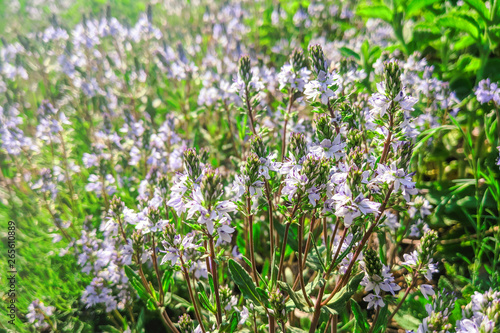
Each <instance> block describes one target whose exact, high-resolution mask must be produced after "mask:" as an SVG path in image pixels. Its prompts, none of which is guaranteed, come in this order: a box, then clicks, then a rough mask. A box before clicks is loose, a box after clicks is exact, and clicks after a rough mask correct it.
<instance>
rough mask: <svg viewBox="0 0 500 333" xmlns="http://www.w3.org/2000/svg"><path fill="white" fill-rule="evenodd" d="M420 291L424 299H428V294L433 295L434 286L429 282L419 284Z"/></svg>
mask: <svg viewBox="0 0 500 333" xmlns="http://www.w3.org/2000/svg"><path fill="white" fill-rule="evenodd" d="M420 291H421V292H422V295H424V297H425V298H426V299H429V295H430V296H432V295H434V288H433V287H432V286H431V285H429V284H421V285H420Z"/></svg>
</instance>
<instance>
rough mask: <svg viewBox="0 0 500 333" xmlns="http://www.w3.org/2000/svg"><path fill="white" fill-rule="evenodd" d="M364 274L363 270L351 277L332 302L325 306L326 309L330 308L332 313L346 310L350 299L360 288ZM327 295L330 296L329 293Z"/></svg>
mask: <svg viewBox="0 0 500 333" xmlns="http://www.w3.org/2000/svg"><path fill="white" fill-rule="evenodd" d="M364 276H365V273H363V272H361V273H359V274H358V275H356V276H354V277H353V278H351V280H350V281H349V282H348V283H347V285H346V286H345V287H344V288H342V289H341V290H340V291H339V292H338V293H337V294H335V296H333V298H332V299H331V300H330V302H328V304H327V305H326V306H325V308H327V309H326V310H328V311H329V312H330V313H331V314H340V313H342V312H343V311H345V309H346V304H347V302H348V301H349V299H351V296H352V295H353V294H354V293H355V292H356V290H357V289H358V286H359V284H360V283H361V280H363V277H364ZM326 297H328V295H326ZM326 297H325V298H326Z"/></svg>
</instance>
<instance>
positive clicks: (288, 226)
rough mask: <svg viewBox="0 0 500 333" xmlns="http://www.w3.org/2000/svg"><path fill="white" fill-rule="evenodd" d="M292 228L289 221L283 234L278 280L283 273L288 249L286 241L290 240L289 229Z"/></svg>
mask: <svg viewBox="0 0 500 333" xmlns="http://www.w3.org/2000/svg"><path fill="white" fill-rule="evenodd" d="M289 230H290V222H287V224H286V226H285V235H284V236H283V243H282V245H281V253H280V265H279V269H278V277H277V280H279V279H280V276H281V274H282V273H283V272H282V271H283V261H284V259H285V250H286V242H287V240H288V231H289Z"/></svg>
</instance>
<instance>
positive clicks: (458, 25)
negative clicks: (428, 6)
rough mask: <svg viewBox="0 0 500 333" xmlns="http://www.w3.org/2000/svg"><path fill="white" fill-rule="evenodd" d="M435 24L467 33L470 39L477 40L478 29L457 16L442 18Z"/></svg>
mask: <svg viewBox="0 0 500 333" xmlns="http://www.w3.org/2000/svg"><path fill="white" fill-rule="evenodd" d="M436 23H437V24H439V25H442V26H443V27H447V28H454V29H457V30H460V31H463V32H466V33H468V34H469V35H470V36H471V37H472V38H474V39H476V40H477V39H478V38H479V30H478V28H477V27H476V26H475V25H474V24H472V23H471V22H470V21H469V20H466V19H465V18H463V17H461V16H458V15H448V16H442V17H440V18H438V19H437V22H436Z"/></svg>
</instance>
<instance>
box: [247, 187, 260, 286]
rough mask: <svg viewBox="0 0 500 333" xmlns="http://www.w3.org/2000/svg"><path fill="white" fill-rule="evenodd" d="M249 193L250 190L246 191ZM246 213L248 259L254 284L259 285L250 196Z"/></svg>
mask: <svg viewBox="0 0 500 333" xmlns="http://www.w3.org/2000/svg"><path fill="white" fill-rule="evenodd" d="M248 193H250V191H248ZM246 200H247V213H248V227H249V231H248V233H249V240H250V261H251V262H252V273H253V279H254V282H255V284H256V285H257V286H258V285H259V276H258V275H257V268H256V267H257V264H256V263H255V249H254V244H253V214H252V213H251V212H252V207H251V200H250V196H247V199H246Z"/></svg>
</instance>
